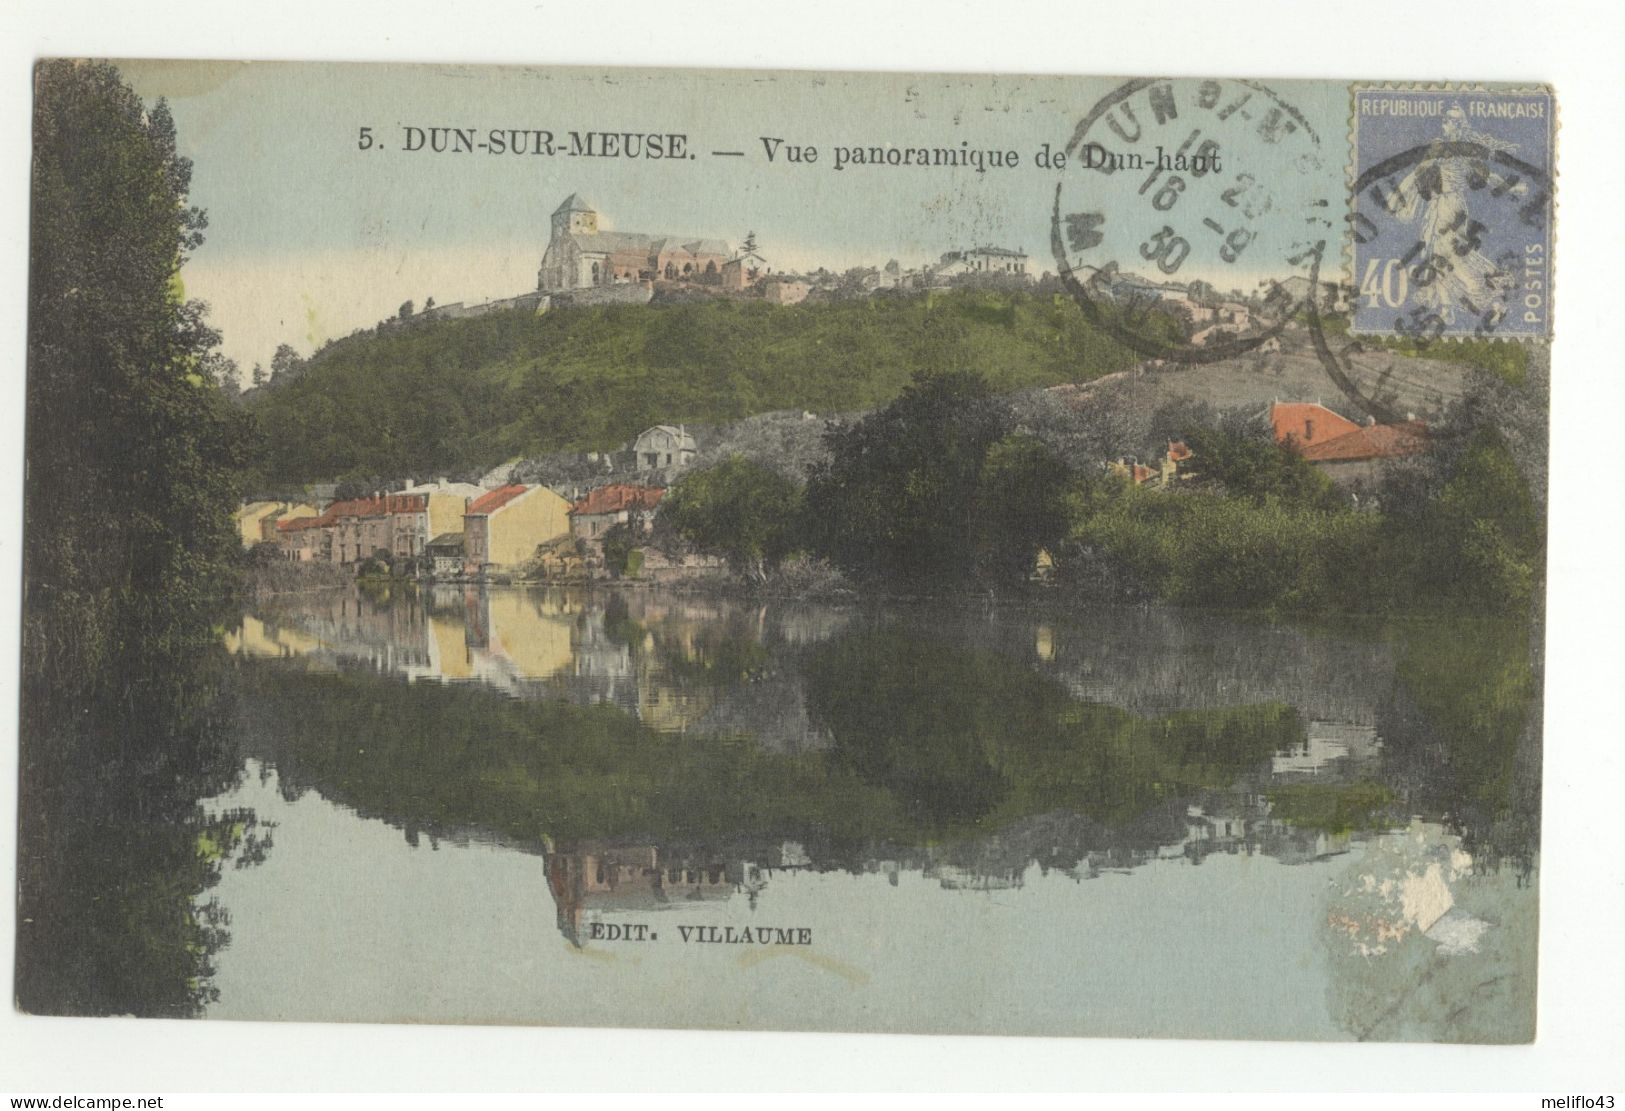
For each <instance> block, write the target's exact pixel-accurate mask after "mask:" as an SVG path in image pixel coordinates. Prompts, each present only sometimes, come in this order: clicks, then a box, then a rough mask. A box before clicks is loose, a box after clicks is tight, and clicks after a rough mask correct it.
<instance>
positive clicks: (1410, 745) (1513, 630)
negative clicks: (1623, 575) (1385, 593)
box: [1382, 619, 1541, 878]
mask: <svg viewBox="0 0 1625 1111" xmlns="http://www.w3.org/2000/svg"><path fill="white" fill-rule="evenodd" d="M1401 639H1402V648H1401V650H1400V653H1399V657H1398V660H1397V663H1396V667H1395V674H1396V676H1397V678H1398V690H1397V692H1396V696H1395V698H1394V700H1393V704H1392V706H1391V708H1390V709H1389V712H1388V714H1387V715H1386V718H1385V720H1384V721H1383V723H1382V727H1383V733H1384V736H1385V737H1386V738H1387V742H1388V743H1387V760H1386V762H1387V764H1388V766H1389V769H1390V775H1391V777H1392V778H1394V779H1395V780H1396V781H1397V782H1401V783H1403V784H1405V785H1406V787H1407V789H1408V791H1409V797H1410V800H1411V803H1412V809H1413V810H1414V811H1416V812H1419V813H1425V814H1436V815H1440V816H1442V818H1443V819H1444V821H1445V823H1446V825H1447V826H1448V827H1449V828H1450V829H1451V830H1452V831H1454V832H1456V833H1458V834H1459V835H1460V836H1461V838H1462V841H1463V844H1464V846H1465V848H1466V850H1467V851H1468V852H1469V853H1471V854H1472V855H1473V857H1474V859H1475V860H1476V861H1478V862H1479V864H1480V866H1482V867H1498V866H1499V865H1501V864H1502V863H1506V864H1510V865H1511V866H1512V867H1514V868H1515V869H1516V870H1517V872H1518V873H1519V874H1520V875H1522V876H1523V877H1525V878H1527V877H1528V876H1529V875H1530V874H1531V872H1532V870H1533V868H1534V856H1535V853H1536V851H1537V848H1538V845H1539V824H1540V749H1541V739H1540V714H1539V691H1540V680H1539V677H1538V676H1537V675H1536V673H1535V665H1534V660H1535V658H1536V653H1535V652H1534V651H1533V650H1532V649H1531V647H1530V631H1529V624H1528V622H1527V621H1524V620H1491V619H1485V620H1481V621H1468V620H1458V621H1452V622H1445V623H1427V624H1417V625H1414V626H1409V627H1407V628H1406V629H1405V630H1404V632H1403V633H1402V635H1401Z"/></svg>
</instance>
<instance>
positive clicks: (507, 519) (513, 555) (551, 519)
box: [463, 483, 570, 575]
mask: <svg viewBox="0 0 1625 1111" xmlns="http://www.w3.org/2000/svg"><path fill="white" fill-rule="evenodd" d="M569 531H570V503H569V502H567V501H565V500H564V499H563V498H561V497H559V495H557V494H555V493H554V492H553V491H552V490H549V489H548V488H547V487H546V486H522V485H519V484H517V483H510V484H509V485H506V486H499V487H497V488H496V489H495V490H488V491H486V492H485V493H484V494H482V495H480V496H479V497H477V498H471V499H470V500H469V503H468V508H467V509H466V510H465V511H464V512H463V573H464V574H467V575H485V574H490V573H492V572H498V573H500V572H505V571H513V570H517V569H518V568H519V567H520V566H522V565H523V564H525V563H528V562H530V561H531V560H532V559H533V558H534V557H535V555H536V549H537V548H539V547H541V546H542V545H543V544H546V543H548V542H549V541H551V540H555V539H557V538H558V537H560V536H564V535H566V534H568V533H569Z"/></svg>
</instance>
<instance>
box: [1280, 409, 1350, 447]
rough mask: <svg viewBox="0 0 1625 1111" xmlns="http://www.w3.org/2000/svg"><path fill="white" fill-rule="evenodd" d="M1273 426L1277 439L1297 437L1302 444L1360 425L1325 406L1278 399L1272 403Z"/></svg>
mask: <svg viewBox="0 0 1625 1111" xmlns="http://www.w3.org/2000/svg"><path fill="white" fill-rule="evenodd" d="M1270 425H1271V427H1273V428H1274V429H1275V438H1276V440H1277V441H1281V440H1286V439H1288V438H1289V437H1290V438H1293V439H1296V440H1297V441H1298V443H1299V445H1300V447H1307V446H1308V445H1310V444H1319V443H1323V442H1325V441H1327V440H1335V439H1336V438H1337V437H1339V436H1346V435H1348V434H1349V433H1350V432H1353V431H1356V430H1357V429H1358V428H1359V427H1360V426H1359V425H1357V424H1355V423H1354V422H1353V421H1351V420H1349V419H1348V418H1347V417H1340V416H1338V415H1337V414H1336V413H1334V412H1332V411H1331V410H1330V409H1328V408H1326V407H1325V406H1324V405H1315V404H1312V403H1310V402H1307V401H1277V402H1276V403H1275V404H1274V405H1271V406H1270Z"/></svg>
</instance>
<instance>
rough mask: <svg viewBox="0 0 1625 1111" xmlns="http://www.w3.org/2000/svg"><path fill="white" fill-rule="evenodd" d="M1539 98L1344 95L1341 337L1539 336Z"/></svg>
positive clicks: (1545, 258)
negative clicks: (1348, 231)
mask: <svg viewBox="0 0 1625 1111" xmlns="http://www.w3.org/2000/svg"><path fill="white" fill-rule="evenodd" d="M1553 115H1554V112H1553V98H1552V93H1551V91H1550V90H1548V89H1535V90H1531V91H1527V92H1523V91H1519V92H1490V91H1486V90H1483V89H1471V88H1448V87H1409V88H1389V87H1376V88H1356V90H1355V92H1354V114H1353V147H1354V161H1353V168H1354V175H1355V177H1354V183H1353V189H1352V194H1353V199H1352V205H1353V209H1352V213H1351V220H1352V232H1353V274H1352V277H1353V280H1354V282H1355V283H1356V296H1355V299H1354V314H1353V320H1352V327H1351V330H1352V331H1354V332H1356V333H1363V334H1373V335H1399V336H1411V337H1415V338H1418V339H1420V340H1423V341H1431V340H1434V339H1439V338H1443V337H1458V336H1473V337H1481V338H1482V337H1505V338H1516V339H1526V338H1530V337H1537V336H1540V337H1544V336H1549V335H1550V334H1551V265H1552V263H1551V255H1552V191H1551V178H1552V166H1553V143H1554V133H1555V121H1554V118H1553Z"/></svg>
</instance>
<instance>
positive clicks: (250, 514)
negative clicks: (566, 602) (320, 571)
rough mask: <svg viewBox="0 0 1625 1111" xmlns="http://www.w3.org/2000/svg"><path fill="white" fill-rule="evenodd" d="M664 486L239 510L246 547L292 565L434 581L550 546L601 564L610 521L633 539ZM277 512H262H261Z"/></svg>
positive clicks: (420, 489) (395, 497) (413, 491)
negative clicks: (387, 569) (399, 569)
mask: <svg viewBox="0 0 1625 1111" xmlns="http://www.w3.org/2000/svg"><path fill="white" fill-rule="evenodd" d="M664 494H665V489H664V488H663V487H658V486H640V485H633V484H627V483H618V484H613V485H609V486H601V487H598V488H597V489H595V490H592V491H589V492H588V493H587V495H586V496H585V497H583V498H581V499H579V500H577V501H575V502H573V503H572V502H570V501H567V500H566V499H565V498H563V497H562V496H560V495H559V494H558V493H557V492H555V491H554V490H552V489H549V488H548V487H546V486H539V485H532V486H527V485H523V484H520V483H509V484H507V485H504V486H499V487H497V488H496V489H493V490H486V489H482V488H481V487H478V486H474V485H471V484H469V483H460V482H447V481H445V480H444V479H442V480H440V481H439V482H435V483H430V484H425V485H420V486H412V485H409V486H407V487H406V488H405V489H404V490H400V491H395V492H391V493H382V492H380V493H377V494H374V495H372V496H370V497H362V498H346V499H342V500H339V501H334V502H332V503H330V504H329V505H328V506H327V507H326V508H325V509H323V510H321V511H317V510H316V509H315V508H314V507H312V506H308V505H298V506H296V505H291V504H288V503H266V502H252V503H249V504H248V505H245V506H244V507H243V508H242V510H240V511H239V513H238V526H239V531H240V532H241V533H242V536H243V540H244V544H245V546H252V545H253V544H255V543H263V542H273V543H275V544H276V546H277V550H278V554H279V555H280V556H281V557H282V558H283V559H285V560H288V561H290V562H294V563H327V564H334V565H338V566H355V565H358V564H360V563H363V562H365V561H367V560H380V561H383V562H387V563H389V564H390V565H392V566H401V565H404V566H408V567H411V568H412V569H414V570H416V571H419V572H430V573H432V574H434V575H435V577H437V578H451V577H458V576H463V577H478V576H484V575H489V574H499V573H511V572H514V571H517V570H518V569H520V568H522V567H524V566H526V565H528V564H532V563H533V562H534V561H536V560H537V559H538V557H539V556H540V555H542V554H543V550H544V549H546V548H547V547H548V546H550V545H553V546H558V545H559V543H560V542H561V541H563V542H566V543H565V544H564V545H563V547H565V548H567V549H569V554H568V555H567V556H565V557H561V562H562V563H563V564H564V565H565V566H566V567H569V566H570V565H571V561H572V560H579V566H581V567H583V568H586V569H591V568H592V567H593V566H594V565H595V564H597V565H601V562H602V557H603V541H604V537H605V536H606V534H608V532H609V531H610V529H611V528H613V527H614V526H616V525H628V526H630V527H632V528H633V529H634V531H636V532H639V533H647V532H648V531H649V530H650V529H652V528H653V527H654V514H655V509H656V507H657V506H658V505H659V504H660V499H661V497H662V496H663V495H664ZM268 505H269V506H273V507H276V508H275V509H270V510H268V509H267V508H266V506H268Z"/></svg>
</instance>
